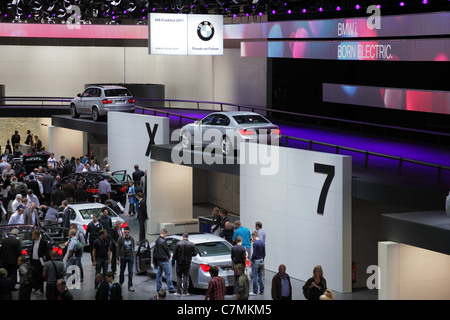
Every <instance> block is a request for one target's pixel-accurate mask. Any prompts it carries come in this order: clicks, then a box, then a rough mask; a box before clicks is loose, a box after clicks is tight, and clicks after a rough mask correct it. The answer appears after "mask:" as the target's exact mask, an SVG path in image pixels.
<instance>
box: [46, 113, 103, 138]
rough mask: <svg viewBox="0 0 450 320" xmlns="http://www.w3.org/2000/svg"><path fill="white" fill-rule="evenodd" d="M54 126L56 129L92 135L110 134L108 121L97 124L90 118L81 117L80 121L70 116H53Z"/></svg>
mask: <svg viewBox="0 0 450 320" xmlns="http://www.w3.org/2000/svg"><path fill="white" fill-rule="evenodd" d="M52 125H53V126H56V127H61V128H66V129H72V130H79V131H84V132H88V133H92V134H101V135H105V136H106V135H107V134H108V123H107V122H106V121H99V122H96V121H94V120H92V118H89V117H83V116H80V118H78V119H73V118H72V117H71V116H70V115H55V116H52Z"/></svg>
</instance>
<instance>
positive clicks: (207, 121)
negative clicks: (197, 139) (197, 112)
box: [202, 114, 216, 125]
mask: <svg viewBox="0 0 450 320" xmlns="http://www.w3.org/2000/svg"><path fill="white" fill-rule="evenodd" d="M215 117H216V115H215V114H213V115H210V116H207V117H206V118H205V119H203V120H202V125H209V124H212V123H213V122H214V119H215Z"/></svg>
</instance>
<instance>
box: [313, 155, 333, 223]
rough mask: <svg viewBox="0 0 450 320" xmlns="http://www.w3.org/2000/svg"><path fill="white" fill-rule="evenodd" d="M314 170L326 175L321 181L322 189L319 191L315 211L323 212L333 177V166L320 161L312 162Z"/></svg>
mask: <svg viewBox="0 0 450 320" xmlns="http://www.w3.org/2000/svg"><path fill="white" fill-rule="evenodd" d="M314 172H317V173H324V174H326V175H327V178H326V179H325V182H324V183H323V186H322V191H321V192H320V197H319V203H318V205H317V213H318V214H323V212H324V209H325V202H326V200H327V195H328V191H329V190H330V185H331V182H332V181H333V178H334V166H331V165H327V164H322V163H314Z"/></svg>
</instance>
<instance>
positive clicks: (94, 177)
mask: <svg viewBox="0 0 450 320" xmlns="http://www.w3.org/2000/svg"><path fill="white" fill-rule="evenodd" d="M105 176H106V175H102V174H93V175H89V180H91V181H92V182H93V183H95V184H98V183H100V181H102V180H103V179H104V178H105ZM109 178H110V181H109V182H110V183H119V181H118V180H117V179H116V178H115V177H113V176H109Z"/></svg>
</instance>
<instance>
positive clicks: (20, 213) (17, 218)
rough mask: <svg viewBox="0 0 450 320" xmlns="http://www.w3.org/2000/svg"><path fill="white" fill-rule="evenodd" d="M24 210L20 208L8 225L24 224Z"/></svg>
mask: <svg viewBox="0 0 450 320" xmlns="http://www.w3.org/2000/svg"><path fill="white" fill-rule="evenodd" d="M23 218H24V216H23V208H19V209H18V210H17V211H16V212H14V213H13V214H12V215H11V217H10V218H9V222H8V224H24V219H23Z"/></svg>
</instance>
